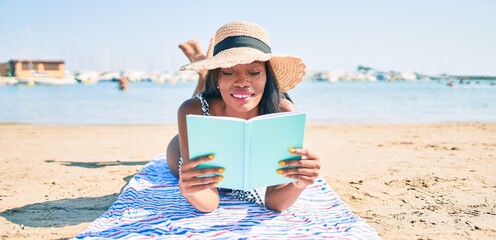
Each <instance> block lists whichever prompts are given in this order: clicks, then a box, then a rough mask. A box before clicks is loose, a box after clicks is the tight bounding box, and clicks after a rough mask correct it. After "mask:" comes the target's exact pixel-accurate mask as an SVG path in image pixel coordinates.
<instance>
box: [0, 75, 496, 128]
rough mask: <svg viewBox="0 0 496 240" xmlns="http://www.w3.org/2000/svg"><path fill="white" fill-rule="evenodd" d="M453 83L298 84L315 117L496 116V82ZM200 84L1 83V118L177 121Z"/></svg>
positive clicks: (296, 95) (294, 94) (310, 117)
mask: <svg viewBox="0 0 496 240" xmlns="http://www.w3.org/2000/svg"><path fill="white" fill-rule="evenodd" d="M468 83H470V84H457V85H456V86H455V87H450V86H447V84H446V82H439V81H413V82H408V81H400V82H344V81H343V82H337V83H329V82H304V83H301V84H299V85H298V86H297V87H296V89H294V90H292V91H290V96H291V98H292V99H293V101H294V102H295V105H296V107H297V109H298V110H299V111H304V112H307V122H309V123H319V122H335V123H356V122H358V123H424V122H466V121H480V122H496V86H495V85H494V84H493V83H492V82H490V81H470V82H468ZM194 87H195V83H178V84H175V85H171V84H156V83H153V82H140V83H131V85H130V88H129V89H128V90H126V91H120V90H119V89H118V84H117V83H116V82H102V83H98V84H93V85H85V84H75V85H64V86H47V85H36V86H26V85H12V86H0V106H1V107H0V123H32V124H64V125H72V124H175V123H176V122H177V118H176V113H177V108H178V107H179V106H180V104H181V103H182V102H183V101H184V100H185V99H187V98H189V97H191V95H192V93H193V89H194Z"/></svg>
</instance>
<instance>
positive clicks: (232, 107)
mask: <svg viewBox="0 0 496 240" xmlns="http://www.w3.org/2000/svg"><path fill="white" fill-rule="evenodd" d="M181 70H196V71H202V70H208V74H207V79H206V84H205V90H204V91H203V92H202V93H201V94H198V95H197V96H196V97H195V98H191V99H188V100H186V101H185V102H184V103H183V104H182V105H181V106H180V107H179V110H178V129H179V137H178V138H175V139H173V141H172V142H171V144H169V147H168V149H167V161H168V164H169V168H170V169H171V171H172V172H173V174H174V175H176V176H178V175H179V183H178V185H179V189H180V191H181V194H182V195H183V196H184V197H185V198H186V199H187V200H188V202H189V203H190V204H191V205H192V206H193V207H195V208H196V209H198V210H199V211H203V212H210V211H213V210H214V209H216V208H217V207H218V205H219V193H220V194H228V195H231V196H234V197H236V198H238V199H241V200H248V201H252V202H254V203H258V204H264V205H265V206H266V207H267V208H268V209H272V210H275V211H283V210H285V209H287V208H288V207H290V206H291V205H292V204H293V203H294V202H295V201H296V200H297V199H298V196H299V195H300V194H301V192H302V191H303V190H304V189H305V188H306V187H307V186H308V185H310V184H312V183H313V182H314V181H315V179H316V178H317V176H318V174H319V169H320V160H319V157H318V156H317V155H316V154H314V153H312V152H311V151H309V150H306V149H289V151H290V152H291V153H293V154H295V155H298V156H301V160H297V161H281V162H280V165H281V166H284V167H285V168H284V169H282V171H279V172H280V174H282V175H284V176H285V177H289V178H293V179H296V180H297V181H296V182H293V183H289V184H281V185H276V186H269V187H267V189H266V194H265V202H264V201H261V199H259V197H258V192H257V190H256V189H255V190H252V191H240V190H230V189H217V188H216V187H215V186H216V184H217V183H218V182H219V181H221V180H222V176H219V175H218V174H221V173H222V172H223V171H224V169H220V168H208V169H196V168H195V167H196V166H197V165H199V164H201V163H205V162H208V161H210V160H212V159H213V158H215V156H213V155H208V156H203V157H200V158H197V159H190V158H189V155H188V138H187V132H186V115H188V114H196V115H215V116H230V117H238V118H243V119H250V118H253V117H256V116H259V115H263V114H268V113H275V112H282V111H295V107H294V105H293V104H292V102H291V101H290V100H289V99H288V98H287V97H286V96H287V95H286V94H285V92H287V91H288V90H290V89H292V88H294V86H295V85H296V84H297V83H299V82H301V81H302V80H303V77H304V75H305V65H304V64H303V63H302V61H301V59H299V58H296V57H292V56H286V55H277V54H272V53H271V50H270V47H269V38H268V34H267V32H266V31H265V29H263V28H262V27H260V26H259V25H257V24H254V23H249V22H242V21H239V22H231V23H228V24H226V25H224V26H222V27H221V28H219V30H218V31H217V33H216V35H215V47H214V51H213V57H212V58H207V59H204V60H200V61H198V62H194V63H191V64H188V65H185V66H183V67H181ZM288 131H291V129H288ZM179 149H180V151H179ZM179 156H181V157H179ZM181 159H182V160H181ZM288 166H293V167H294V168H289V169H288V168H286V167H288ZM205 174H216V176H212V177H202V178H199V176H201V175H205Z"/></svg>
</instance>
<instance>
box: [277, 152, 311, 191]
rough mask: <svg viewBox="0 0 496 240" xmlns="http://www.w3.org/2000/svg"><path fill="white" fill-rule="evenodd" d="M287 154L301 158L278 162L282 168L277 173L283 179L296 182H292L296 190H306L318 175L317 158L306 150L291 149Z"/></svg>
mask: <svg viewBox="0 0 496 240" xmlns="http://www.w3.org/2000/svg"><path fill="white" fill-rule="evenodd" d="M289 152H290V153H292V154H295V155H299V156H301V159H299V160H283V161H280V162H279V165H281V166H284V168H281V169H279V170H278V171H277V172H278V173H279V174H281V175H283V176H285V177H288V178H293V179H296V180H298V181H296V182H293V185H294V186H295V187H296V188H306V187H307V186H309V185H311V184H312V183H314V182H315V180H316V179H317V177H318V176H319V173H320V159H319V156H317V155H316V154H315V153H313V152H311V151H309V150H307V149H297V148H291V149H290V150H289ZM288 167H292V168H288ZM281 170H282V171H281Z"/></svg>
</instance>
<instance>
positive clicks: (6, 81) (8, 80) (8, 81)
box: [0, 77, 17, 86]
mask: <svg viewBox="0 0 496 240" xmlns="http://www.w3.org/2000/svg"><path fill="white" fill-rule="evenodd" d="M16 83H17V79H16V78H15V77H0V86H2V85H14V84H16Z"/></svg>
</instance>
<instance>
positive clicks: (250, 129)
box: [186, 112, 306, 190]
mask: <svg viewBox="0 0 496 240" xmlns="http://www.w3.org/2000/svg"><path fill="white" fill-rule="evenodd" d="M305 119H306V114H305V113H304V112H283V113H273V114H266V115H261V116H258V117H255V118H252V119H250V120H244V119H241V118H234V117H218V116H202V115H187V116H186V125H187V131H188V145H189V156H190V158H191V159H193V158H197V157H200V156H206V155H209V154H214V155H215V158H214V159H213V160H212V161H210V162H208V163H205V164H201V165H199V166H198V167H200V168H207V167H209V168H210V167H222V168H224V169H225V171H224V173H222V176H224V180H223V181H220V182H219V185H218V187H224V188H232V189H242V190H249V189H253V188H258V187H265V186H271V185H277V184H283V183H289V182H294V181H295V180H294V179H291V178H286V177H284V176H282V175H279V174H277V172H276V171H277V169H280V168H283V167H281V166H279V161H281V160H294V159H300V156H297V155H294V154H291V153H289V152H288V149H289V148H302V147H303V137H304V130H305Z"/></svg>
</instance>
